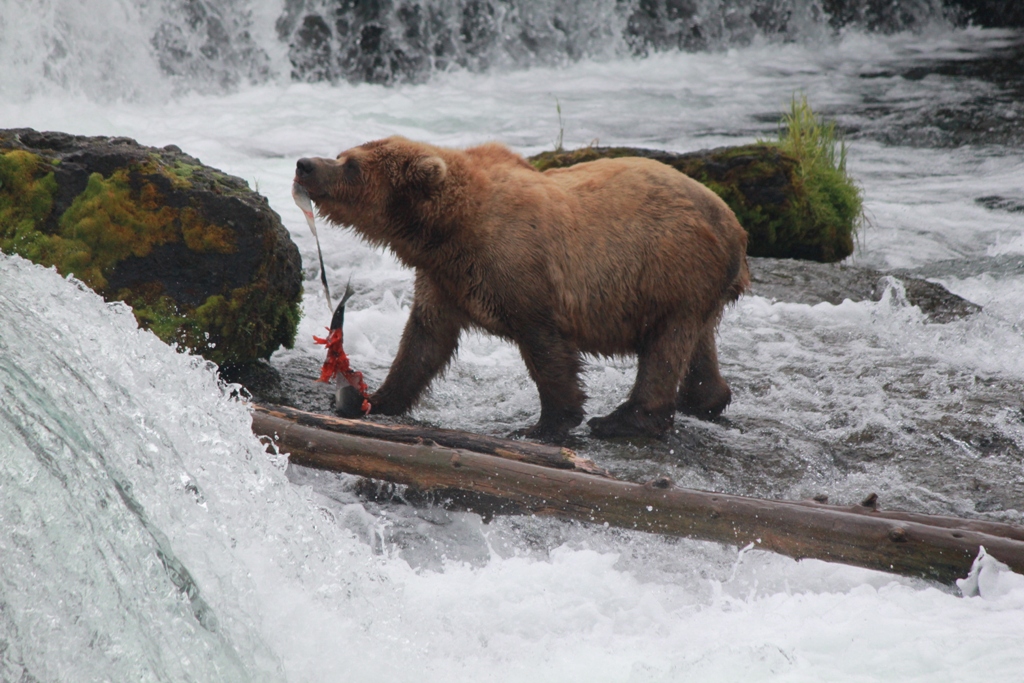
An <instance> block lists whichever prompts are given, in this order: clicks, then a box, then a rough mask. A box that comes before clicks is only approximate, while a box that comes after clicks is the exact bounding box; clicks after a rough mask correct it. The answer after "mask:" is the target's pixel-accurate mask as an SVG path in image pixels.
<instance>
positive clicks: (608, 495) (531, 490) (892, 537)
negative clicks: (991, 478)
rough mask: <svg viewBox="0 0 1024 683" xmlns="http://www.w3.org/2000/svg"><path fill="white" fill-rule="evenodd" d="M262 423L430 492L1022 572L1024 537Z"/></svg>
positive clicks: (294, 452)
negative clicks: (983, 556) (983, 562)
mask: <svg viewBox="0 0 1024 683" xmlns="http://www.w3.org/2000/svg"><path fill="white" fill-rule="evenodd" d="M253 431H254V432H255V433H256V434H259V435H264V436H268V437H271V438H272V439H273V440H274V442H275V443H276V444H277V446H278V448H280V449H281V450H282V451H283V452H288V453H290V458H291V461H292V462H294V463H296V464H299V465H305V466H308V467H315V468H321V469H328V470H333V471H340V472H348V473H351V474H357V475H361V476H365V477H371V478H374V479H383V480H386V481H391V482H395V483H398V484H405V485H409V486H412V487H415V488H417V489H421V490H437V489H458V490H461V491H467V492H470V493H473V494H480V495H484V496H492V497H497V498H501V499H503V500H507V501H509V502H510V503H511V504H513V505H514V506H515V507H516V509H519V510H522V511H529V512H532V513H534V514H543V515H554V516H557V517H562V518H571V519H577V520H581V521H584V522H592V523H597V524H605V523H606V524H609V525H612V526H616V527H621V528H626V529H637V530H641V531H648V532H653V533H660V534H668V535H673V536H685V537H688V538H695V539H700V540H706V541H716V542H719V543H729V544H732V545H736V546H745V545H747V544H749V543H753V544H754V545H755V546H756V547H757V548H760V549H763V550H769V551H772V552H776V553H779V554H782V555H787V556H789V557H792V558H795V559H803V558H817V559H821V560H825V561H829V562H840V563H843V564H850V565H854V566H859V567H867V568H869V569H876V570H880V571H884V572H890V573H895V574H901V575H907V576H916V577H923V578H927V579H932V580H935V581H939V582H941V583H945V584H952V583H953V582H954V581H955V580H956V579H958V578H963V577H965V576H967V574H968V572H969V570H970V568H971V564H972V562H973V560H974V558H975V557H976V556H977V554H978V551H979V548H980V547H981V546H985V548H986V549H987V551H988V553H989V554H990V555H992V556H994V557H995V558H997V559H998V560H1000V561H1002V562H1004V563H1006V564H1007V565H1008V566H1009V567H1010V568H1011V569H1013V570H1014V571H1017V572H1021V573H1024V542H1022V541H1019V540H1015V539H1012V538H1006V537H1003V536H996V535H992V534H987V533H982V532H979V531H975V530H972V529H951V528H944V527H941V526H933V525H928V524H922V523H920V522H917V521H908V520H895V519H886V518H884V517H878V516H873V515H866V514H859V513H850V512H848V511H845V510H842V509H836V508H833V507H832V506H828V505H821V504H815V505H808V504H799V503H793V502H776V501H768V500H760V499H755V498H745V497H742V496H733V495H727V494H720V493H710V492H705V491H695V490H688V489H678V488H673V487H671V485H669V486H668V487H667V488H663V486H664V482H662V483H660V484H658V483H656V484H650V485H643V484H635V483H631V482H625V481H620V480H617V479H612V478H608V477H598V476H593V475H591V474H586V473H581V472H575V471H572V470H566V469H556V468H552V467H546V466H543V465H536V464H533V463H528V462H523V461H521V460H510V459H506V458H502V457H498V456H495V455H489V454H484V453H474V452H472V451H468V450H465V449H458V448H450V447H445V446H440V445H437V444H436V443H427V442H424V443H421V444H405V443H393V442H386V441H379V440H376V439H370V438H366V437H362V436H355V435H352V434H344V433H338V432H329V431H325V430H321V429H316V428H314V427H309V426H305V425H300V424H297V423H296V422H293V421H290V420H287V419H284V418H282V417H279V416H277V415H273V414H271V413H270V412H269V411H265V410H263V411H261V410H257V411H254V413H253Z"/></svg>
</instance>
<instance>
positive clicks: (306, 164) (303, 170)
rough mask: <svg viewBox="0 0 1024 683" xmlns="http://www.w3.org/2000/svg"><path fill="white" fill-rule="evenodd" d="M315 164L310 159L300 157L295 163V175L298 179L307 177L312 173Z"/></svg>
mask: <svg viewBox="0 0 1024 683" xmlns="http://www.w3.org/2000/svg"><path fill="white" fill-rule="evenodd" d="M315 168H316V166H314V164H313V160H312V159H306V158H302V159H299V160H298V161H297V162H296V163H295V177H296V178H298V179H300V180H301V179H303V178H308V177H309V176H311V175H313V171H314V170H315Z"/></svg>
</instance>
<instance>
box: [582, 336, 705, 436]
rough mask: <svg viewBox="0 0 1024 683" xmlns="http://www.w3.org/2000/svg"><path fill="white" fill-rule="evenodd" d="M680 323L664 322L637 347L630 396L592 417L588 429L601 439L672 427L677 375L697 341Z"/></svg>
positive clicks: (656, 432)
mask: <svg viewBox="0 0 1024 683" xmlns="http://www.w3.org/2000/svg"><path fill="white" fill-rule="evenodd" d="M696 341H697V340H696V339H695V338H694V335H693V334H692V333H689V332H687V326H686V325H683V324H681V323H674V324H666V325H664V326H663V327H662V329H661V330H660V331H659V332H658V333H656V334H652V335H650V337H649V338H648V339H647V340H646V341H645V342H644V344H643V346H642V347H641V348H640V351H639V354H638V355H639V358H638V363H637V372H636V382H635V384H634V385H633V389H632V391H630V393H629V398H627V399H626V402H625V403H623V404H622V405H620V406H619V407H618V408H616V409H615V410H613V411H612V412H611V413H609V414H608V415H605V416H604V417H595V418H592V419H591V420H590V421H589V422H588V423H587V424H589V425H590V433H591V434H593V435H594V436H596V437H598V438H602V439H607V438H613V437H620V436H653V437H658V436H661V435H663V434H664V433H665V432H667V431H668V430H669V429H671V427H672V419H673V416H674V415H675V410H676V405H675V401H676V392H677V388H678V386H679V376H680V375H681V374H682V371H683V368H685V367H686V365H687V363H688V362H689V359H690V355H691V354H692V352H693V349H694V347H695V345H696Z"/></svg>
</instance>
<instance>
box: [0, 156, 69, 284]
mask: <svg viewBox="0 0 1024 683" xmlns="http://www.w3.org/2000/svg"><path fill="white" fill-rule="evenodd" d="M56 192H57V181H56V180H55V179H54V176H53V170H52V167H50V165H49V164H48V163H46V162H45V161H44V160H43V159H42V157H40V156H39V155H36V154H32V153H30V152H24V151H22V150H11V151H8V152H5V153H4V154H0V250H2V251H4V252H6V253H9V254H18V255H20V256H23V257H25V258H28V259H31V260H35V261H37V262H39V263H43V264H44V265H47V266H51V265H53V263H52V262H44V261H41V260H39V259H38V258H33V257H34V256H37V255H38V254H39V253H40V252H41V251H43V246H44V243H45V242H46V241H47V236H46V235H43V234H41V233H39V232H37V231H36V226H37V225H40V224H42V223H43V222H44V221H45V220H46V219H47V218H48V217H49V215H50V212H51V211H52V210H53V196H54V194H55V193H56Z"/></svg>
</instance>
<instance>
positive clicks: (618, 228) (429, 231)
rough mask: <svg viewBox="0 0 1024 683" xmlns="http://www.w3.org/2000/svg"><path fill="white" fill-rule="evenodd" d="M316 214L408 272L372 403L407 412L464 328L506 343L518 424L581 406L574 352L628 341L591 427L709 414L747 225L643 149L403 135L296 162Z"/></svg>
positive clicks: (647, 429)
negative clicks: (599, 152) (516, 357)
mask: <svg viewBox="0 0 1024 683" xmlns="http://www.w3.org/2000/svg"><path fill="white" fill-rule="evenodd" d="M295 181H296V182H297V183H299V184H300V185H301V186H302V187H304V188H305V189H306V191H307V192H308V193H309V196H310V198H311V199H312V200H313V202H314V203H315V204H316V206H317V209H318V211H319V213H320V214H321V215H322V216H323V217H325V218H326V219H328V220H329V221H331V222H332V223H335V224H337V225H343V226H351V227H353V228H355V230H356V231H357V232H358V233H359V234H361V235H362V236H363V237H364V238H365V239H366V240H368V241H369V242H371V243H374V244H378V245H384V246H387V247H389V248H390V249H391V250H392V251H393V252H394V253H395V255H396V256H397V257H398V258H399V259H400V260H401V261H402V262H403V263H405V264H406V265H408V266H409V267H411V268H414V269H415V271H416V282H415V292H414V298H413V304H412V310H411V312H410V314H409V320H408V322H407V324H406V326H405V331H404V332H403V334H402V340H401V343H400V345H399V348H398V355H397V356H396V358H395V361H394V363H393V365H392V366H391V371H390V372H389V373H388V376H387V379H385V381H384V383H383V384H382V385H381V386H380V388H379V389H378V390H377V391H376V393H374V394H373V395H371V396H370V403H371V405H372V408H371V412H372V413H379V414H382V415H398V414H400V413H404V412H406V411H407V410H409V409H410V408H411V407H412V406H413V404H414V403H415V402H416V401H417V399H418V398H419V397H420V396H421V394H422V393H423V392H424V390H425V389H426V388H427V386H428V385H429V384H430V382H431V380H433V379H434V377H436V376H437V375H438V374H439V373H440V372H442V371H443V370H444V368H445V367H446V366H447V365H448V363H449V361H450V360H451V359H452V356H453V355H454V353H455V351H456V348H457V346H458V342H459V335H460V333H461V332H462V330H464V329H466V328H467V327H476V328H480V329H483V330H486V331H487V332H490V333H491V334H496V335H498V336H500V337H503V338H505V339H509V340H511V341H513V342H515V343H516V344H518V346H519V350H520V353H521V354H522V357H523V360H524V361H525V362H526V367H527V369H528V370H529V373H530V377H531V378H532V379H533V381H534V382H535V383H536V384H537V390H538V391H539V392H540V419H539V420H538V422H537V424H536V425H535V426H533V427H532V428H531V429H530V430H529V431H528V432H527V433H526V435H527V436H528V437H531V438H537V439H542V440H549V441H559V440H562V439H564V438H565V437H566V435H567V433H568V431H569V430H570V429H572V428H573V427H575V426H577V425H578V424H579V423H580V422H581V421H582V420H583V403H584V401H585V399H586V395H585V394H584V391H583V387H582V386H581V382H580V376H579V375H580V369H581V365H582V361H581V354H599V355H603V356H616V355H621V354H637V356H638V369H637V376H636V383H635V385H634V386H633V389H632V391H631V392H630V394H629V397H628V399H627V400H626V402H625V403H623V404H622V405H620V406H619V407H618V408H616V409H615V410H614V411H613V412H612V413H611V414H609V415H607V416H605V417H597V418H593V419H591V420H590V422H589V424H590V428H591V432H592V433H593V434H594V435H596V436H598V437H614V436H635V435H650V436H658V435H661V434H663V433H664V432H666V431H667V430H668V429H669V428H670V427H671V426H672V420H673V415H674V413H675V411H676V410H679V411H682V412H684V413H688V414H691V415H696V416H699V417H703V418H711V417H715V416H717V415H718V414H719V413H721V411H722V410H723V409H724V408H725V406H726V405H727V404H728V403H729V401H730V399H731V392H730V390H729V387H728V385H727V384H726V383H725V381H724V380H723V379H722V377H721V375H720V374H719V370H718V357H717V353H716V350H715V333H716V330H717V327H718V322H719V319H720V318H721V315H722V309H723V307H724V306H725V305H726V304H728V303H729V302H732V301H735V300H736V299H737V298H738V297H739V296H740V294H741V293H742V292H743V291H744V289H745V288H746V287H747V286H748V284H749V281H750V278H749V273H748V271H747V262H746V245H747V235H746V232H745V231H744V230H743V228H742V227H741V226H740V224H739V223H738V222H737V220H736V216H735V215H734V214H733V212H732V211H731V210H730V209H729V207H728V206H726V205H725V203H724V202H723V201H722V200H721V199H720V198H719V197H718V196H717V195H715V194H714V193H713V192H711V191H710V190H708V189H707V188H706V187H704V186H703V185H701V184H700V183H698V182H696V181H694V180H692V179H691V178H689V177H688V176H686V175H683V174H682V173H680V172H678V171H676V170H675V169H673V168H671V167H669V166H667V165H665V164H662V163H660V162H657V161H651V160H648V159H640V158H621V159H603V160H599V161H594V162H590V163H584V164H578V165H576V166H572V167H569V168H563V169H552V170H548V171H545V172H543V173H541V172H539V171H537V170H536V169H534V168H533V167H532V166H530V164H529V163H527V162H526V160H525V159H523V157H521V156H519V155H518V154H515V153H514V152H512V151H511V150H509V149H508V148H506V147H504V146H502V145H499V144H494V143H490V144H485V145H481V146H478V147H472V148H469V149H465V150H454V149H445V148H441V147H435V146H432V145H428V144H423V143H420V142H414V141H411V140H407V139H405V138H402V137H390V138H387V139H384V140H377V141H375V142H369V143H367V144H365V145H362V146H359V147H355V148H353V149H350V150H348V151H347V152H343V153H341V154H340V155H338V158H337V159H320V158H315V159H300V160H299V161H298V163H297V165H296V174H295Z"/></svg>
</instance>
